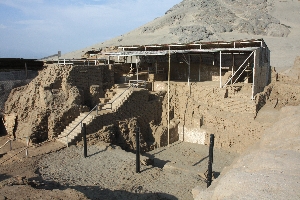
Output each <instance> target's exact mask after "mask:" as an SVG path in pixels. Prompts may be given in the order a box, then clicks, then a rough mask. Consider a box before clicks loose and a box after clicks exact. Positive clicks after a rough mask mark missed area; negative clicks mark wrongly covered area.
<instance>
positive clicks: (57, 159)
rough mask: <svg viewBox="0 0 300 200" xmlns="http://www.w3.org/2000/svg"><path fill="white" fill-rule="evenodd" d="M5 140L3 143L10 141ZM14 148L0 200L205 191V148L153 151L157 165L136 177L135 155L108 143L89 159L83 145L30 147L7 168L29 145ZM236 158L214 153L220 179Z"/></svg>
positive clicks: (180, 195)
mask: <svg viewBox="0 0 300 200" xmlns="http://www.w3.org/2000/svg"><path fill="white" fill-rule="evenodd" d="M0 140H1V141H0V143H1V144H3V143H4V142H5V141H6V140H7V138H6V137H4V136H3V137H1V138H0ZM12 147H13V150H12V151H10V152H9V153H8V154H5V153H6V152H7V151H8V150H9V145H8V146H6V147H4V148H2V149H1V152H0V153H1V155H3V154H4V155H3V157H2V158H0V162H1V166H0V169H1V175H0V199H1V198H3V199H5V198H7V199H28V198H30V199H32V198H37V199H51V198H54V199H58V198H59V199H70V195H71V196H72V198H71V199H192V193H191V190H192V188H194V187H196V186H199V185H200V186H201V187H203V189H204V188H206V182H205V180H204V178H203V173H204V172H205V171H206V169H207V161H208V157H207V155H208V147H207V146H204V145H197V144H191V143H184V142H176V143H174V144H172V145H170V147H163V148H158V149H156V150H154V151H152V152H148V153H146V154H145V155H144V156H148V157H151V158H152V159H154V166H152V165H141V173H136V172H135V170H136V166H135V154H133V153H129V152H125V151H123V150H122V149H120V147H117V146H113V145H109V144H105V143H98V144H96V145H93V146H89V148H88V157H87V158H84V157H83V147H82V146H80V145H79V146H71V147H69V148H64V147H63V146H62V145H61V144H60V143H58V142H49V143H47V144H45V145H43V146H42V147H36V148H30V149H29V155H30V156H29V157H27V158H26V157H25V152H22V153H20V154H19V155H18V156H16V157H14V159H12V160H9V161H6V162H4V163H2V162H3V161H4V160H6V159H7V158H8V157H10V156H12V155H14V154H15V152H18V151H20V150H21V149H22V148H23V147H24V144H23V143H20V142H18V141H13V143H12ZM236 156H237V155H236V154H233V153H228V152H223V151H221V150H219V149H215V151H214V165H213V169H214V171H215V176H219V175H220V172H221V171H222V169H223V168H224V167H225V166H228V165H230V164H231V163H232V161H233V160H234V158H235V157H236ZM142 158H144V157H142ZM142 160H143V159H142ZM25 176H26V178H23V180H22V178H20V177H25ZM18 177H19V178H18ZM20 180H21V181H20ZM20 184H21V185H20ZM31 185H32V186H33V187H32V186H31ZM47 192H49V194H48V193H47ZM45 193H47V196H44V194H45Z"/></svg>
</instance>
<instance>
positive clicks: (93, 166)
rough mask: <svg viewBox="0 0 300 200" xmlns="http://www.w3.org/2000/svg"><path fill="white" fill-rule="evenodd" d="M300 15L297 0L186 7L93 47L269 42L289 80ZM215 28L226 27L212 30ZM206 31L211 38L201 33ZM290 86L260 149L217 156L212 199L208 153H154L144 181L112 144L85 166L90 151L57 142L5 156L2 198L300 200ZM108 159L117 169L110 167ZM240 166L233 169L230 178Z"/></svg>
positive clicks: (194, 148)
mask: <svg viewBox="0 0 300 200" xmlns="http://www.w3.org/2000/svg"><path fill="white" fill-rule="evenodd" d="M244 8H247V9H246V11H245V9H244ZM299 10H300V1H293V0H288V1H275V0H271V1H263V0H256V1H251V2H249V1H225V0H215V1H212V2H211V3H210V4H207V3H206V1H196V2H195V1H191V0H184V1H183V2H182V3H181V4H178V5H176V6H174V7H173V8H172V9H170V10H169V11H168V12H167V13H166V15H165V16H163V17H160V18H157V19H156V20H154V21H153V22H150V23H149V24H146V25H145V26H143V27H140V28H138V29H136V30H134V31H132V32H130V33H127V34H124V35H122V36H120V37H117V38H114V39H112V40H110V41H106V42H104V43H99V44H96V45H94V46H93V47H94V48H101V47H105V46H111V45H122V44H123V45H124V44H146V43H148V44H153V43H171V42H190V41H194V40H202V39H203V40H208V41H209V40H210V41H211V40H238V39H251V38H264V40H265V41H266V43H267V45H268V46H269V48H270V50H271V65H272V66H273V67H276V68H277V70H278V69H279V71H284V70H286V69H287V68H288V67H290V66H292V63H293V61H294V59H295V57H296V56H298V55H299V49H300V40H299V39H298V37H299V32H300V23H299V19H300V12H299ZM201 13H205V14H206V15H204V16H203V15H201ZM205 16H208V18H205V19H203V17H205ZM228 17H229V18H230V19H229V18H228ZM196 18H197V19H198V18H201V19H203V21H201V20H199V19H198V20H197V19H196ZM228 19H229V20H228ZM198 22H199V23H198ZM210 22H216V23H215V24H213V25H211V26H209V25H207V24H210ZM217 22H218V23H217ZM227 22H229V23H227ZM241 25H243V26H241ZM241 27H242V28H241ZM198 31H200V32H201V34H200V36H201V38H200V37H199V35H198V34H193V33H194V32H198ZM180 32H181V33H182V34H179V33H180ZM212 33H213V34H212ZM276 34H277V35H276ZM282 36H283V37H282ZM90 48H92V47H89V48H86V49H84V50H89V49H90ZM81 53H82V49H81V50H78V51H75V52H70V53H68V54H65V55H64V57H66V58H73V57H76V56H78V57H80V56H81ZM298 60H299V59H298ZM295 70H296V71H295ZM297 70H299V69H295V68H294V69H289V70H286V71H285V73H286V74H288V75H292V77H294V78H295V79H299V78H298V76H299V73H298V72H297ZM297 73H298V76H297ZM285 84H286V83H284V84H282V85H281V86H280V87H281V89H280V90H278V91H277V92H280V94H279V93H278V95H279V96H280V95H281V96H282V97H280V98H279V96H276V92H274V93H273V94H272V95H273V96H271V100H272V101H269V104H267V105H266V106H265V107H263V109H262V110H261V111H260V112H259V114H258V116H257V118H256V120H257V121H261V122H262V123H268V124H269V126H270V128H269V129H267V130H266V132H265V136H264V137H263V138H262V140H261V141H260V142H259V143H258V144H257V145H256V146H254V147H252V149H249V150H248V151H246V152H245V153H244V154H243V155H242V156H240V157H238V158H237V160H236V161H235V162H233V158H234V157H235V156H236V155H234V154H229V153H226V152H222V151H220V150H216V153H215V156H216V159H215V163H214V169H215V170H216V172H219V173H221V175H220V177H219V178H218V179H217V181H214V183H213V185H212V186H211V187H210V188H209V189H208V190H205V191H203V190H204V189H205V185H206V184H205V182H204V181H203V178H202V177H201V176H200V175H199V173H203V172H204V169H205V168H206V165H207V158H206V157H207V150H208V149H207V147H205V146H201V145H191V144H187V143H176V145H172V147H170V148H160V149H156V150H155V151H154V152H152V153H151V154H152V156H154V157H155V158H154V167H152V166H142V172H141V173H140V174H136V173H134V170H135V166H134V155H133V154H132V153H126V152H124V151H122V150H120V149H119V148H118V147H116V146H112V145H108V144H103V143H98V144H96V145H94V146H91V147H90V148H89V157H88V158H83V157H82V146H72V147H70V148H62V146H61V145H60V144H59V143H55V142H49V143H47V144H45V145H43V146H42V147H36V148H31V149H29V155H30V157H28V158H26V157H24V152H22V153H21V154H19V155H18V156H17V157H14V158H13V159H12V160H9V161H6V162H5V163H3V161H5V160H6V159H7V158H9V157H10V156H12V155H13V154H14V152H18V151H20V150H21V149H22V148H23V146H24V144H23V143H19V142H18V141H14V142H13V148H14V151H11V152H9V153H6V152H7V148H8V146H6V147H5V148H6V149H5V148H2V149H0V151H1V152H0V153H1V155H3V156H2V157H1V158H0V162H1V166H0V170H1V173H0V198H2V199H34V198H36V199H97V198H99V199H178V198H179V199H192V193H191V190H192V188H194V187H195V186H196V185H199V187H200V189H195V190H194V198H196V199H299V198H300V194H299V190H298V189H299V186H300V185H299V182H300V172H299V163H300V161H299V151H300V150H299V149H300V147H299V127H300V126H299V120H298V119H299V117H300V116H299V110H300V108H299V106H298V107H284V106H285V102H286V101H285V100H287V101H289V100H290V99H291V98H292V95H293V94H292V93H288V94H287V93H284V88H285V87H286V86H288V87H289V88H291V89H292V88H293V87H294V86H295V85H293V84H290V85H285ZM298 92H299V91H295V93H298ZM276 99H277V100H278V99H282V100H284V101H282V102H279V103H280V106H278V107H277V108H281V111H280V110H279V109H277V108H276V109H274V101H275V102H276ZM273 100H274V101H273ZM0 140H1V141H0V145H2V144H4V142H5V141H6V140H7V138H6V137H5V136H2V137H1V138H0ZM149 154H150V153H149ZM57 158H59V159H57ZM103 158H105V159H110V160H111V162H102V161H103ZM66 163H69V164H66ZM230 163H232V165H231V166H230V167H228V168H226V169H225V170H223V171H222V169H223V168H224V167H225V166H227V165H230ZM104 165H105V166H104ZM81 167H82V168H81ZM216 175H218V174H217V173H216ZM25 177H26V178H25ZM197 194H199V195H197Z"/></svg>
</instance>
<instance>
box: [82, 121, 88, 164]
mask: <svg viewBox="0 0 300 200" xmlns="http://www.w3.org/2000/svg"><path fill="white" fill-rule="evenodd" d="M81 133H82V134H83V156H84V157H85V158H86V157H87V142H86V124H85V123H83V127H82V128H81Z"/></svg>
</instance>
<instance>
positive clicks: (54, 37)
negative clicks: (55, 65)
mask: <svg viewBox="0 0 300 200" xmlns="http://www.w3.org/2000/svg"><path fill="white" fill-rule="evenodd" d="M181 1H182V0H0V48H1V49H0V57H1V58H6V57H16V58H42V57H45V56H49V55H53V54H55V53H57V51H58V50H61V51H62V54H64V53H67V52H70V51H74V50H77V49H81V48H84V47H88V46H91V45H93V44H96V43H99V42H104V41H105V40H108V39H110V38H113V37H116V36H119V35H122V34H125V33H127V32H129V31H131V30H133V29H135V28H138V27H139V26H142V25H143V24H145V23H147V22H150V21H152V20H153V19H155V18H156V17H160V16H162V15H164V13H165V12H166V11H167V10H168V9H169V8H171V7H172V6H174V5H175V4H177V3H179V2H181Z"/></svg>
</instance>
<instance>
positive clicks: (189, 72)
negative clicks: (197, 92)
mask: <svg viewBox="0 0 300 200" xmlns="http://www.w3.org/2000/svg"><path fill="white" fill-rule="evenodd" d="M190 79H191V55H190V54H189V71H188V86H190Z"/></svg>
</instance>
